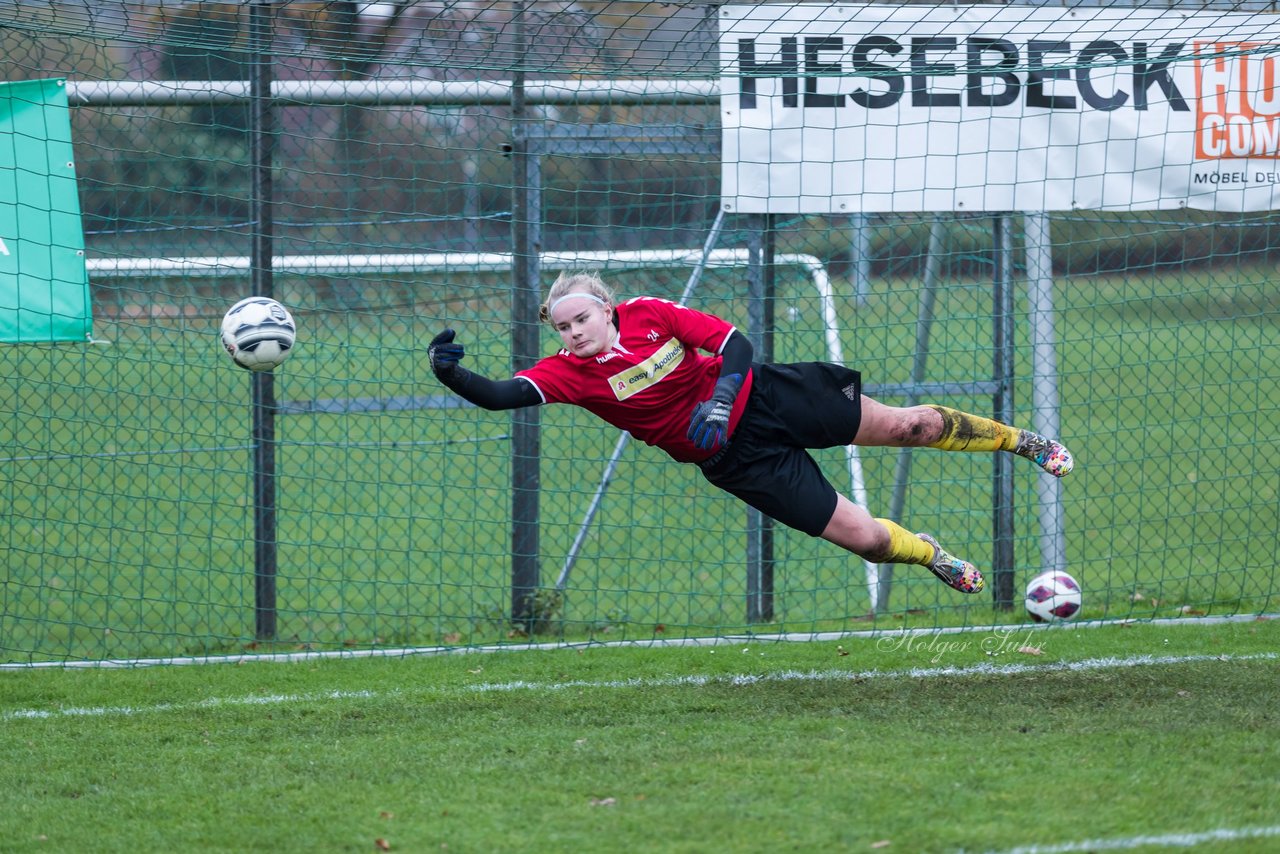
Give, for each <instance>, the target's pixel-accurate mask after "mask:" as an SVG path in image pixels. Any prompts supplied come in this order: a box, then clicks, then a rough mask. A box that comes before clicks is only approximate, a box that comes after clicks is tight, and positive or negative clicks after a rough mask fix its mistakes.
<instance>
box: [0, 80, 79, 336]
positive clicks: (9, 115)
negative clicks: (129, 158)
mask: <svg viewBox="0 0 1280 854" xmlns="http://www.w3.org/2000/svg"><path fill="white" fill-rule="evenodd" d="M91 331H92V318H91V316H90V309H89V278H88V275H87V274H86V272H85V260H84V230H83V226H82V225H81V220H80V198H79V196H78V195H77V194H76V174H75V164H74V161H73V158H72V152H71V117H70V111H69V110H68V107H67V90H66V84H65V81H62V80H29V81H23V82H19V83H0V342H4V343H27V342H37V341H87V340H89V335H90V332H91Z"/></svg>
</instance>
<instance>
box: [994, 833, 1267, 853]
mask: <svg viewBox="0 0 1280 854" xmlns="http://www.w3.org/2000/svg"><path fill="white" fill-rule="evenodd" d="M1272 836H1280V826H1275V827H1239V828H1230V827H1224V828H1221V829H1219V830H1207V831H1205V832H1203V833H1162V834H1159V835H1158V836H1123V837H1119V838H1115V839H1087V840H1085V841H1083V842H1064V843H1061V844H1058V845H1024V846H1022V847H1020V848H1011V849H1009V850H1007V851H1004V852H1002V854H1067V852H1072V851H1128V850H1130V849H1133V848H1146V847H1149V846H1150V847H1161V848H1194V847H1196V846H1199V845H1204V844H1205V843H1208V842H1232V841H1235V840H1238V839H1263V838H1267V837H1272Z"/></svg>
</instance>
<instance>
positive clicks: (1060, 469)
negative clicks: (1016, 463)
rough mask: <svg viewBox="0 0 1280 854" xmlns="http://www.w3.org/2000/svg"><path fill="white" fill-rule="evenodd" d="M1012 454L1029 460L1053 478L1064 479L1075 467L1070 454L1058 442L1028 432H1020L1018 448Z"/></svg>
mask: <svg viewBox="0 0 1280 854" xmlns="http://www.w3.org/2000/svg"><path fill="white" fill-rule="evenodd" d="M1013 452H1014V453H1015V454H1017V455H1018V456H1020V457H1026V458H1027V459H1029V460H1031V462H1033V463H1035V464H1036V465H1038V466H1040V468H1042V469H1044V470H1045V471H1047V472H1048V473H1049V474H1051V475H1053V476H1054V477H1066V476H1067V475H1068V474H1070V473H1071V470H1072V469H1073V468H1075V465H1076V461H1075V459H1073V458H1072V456H1071V452H1070V451H1068V450H1067V449H1066V448H1064V447H1063V446H1062V444H1061V443H1060V442H1055V441H1053V440H1052V439H1046V438H1045V437H1044V436H1041V435H1039V434H1037V433H1032V432H1031V431H1030V430H1023V431H1022V435H1021V436H1019V437H1018V447H1016V448H1014V449H1013Z"/></svg>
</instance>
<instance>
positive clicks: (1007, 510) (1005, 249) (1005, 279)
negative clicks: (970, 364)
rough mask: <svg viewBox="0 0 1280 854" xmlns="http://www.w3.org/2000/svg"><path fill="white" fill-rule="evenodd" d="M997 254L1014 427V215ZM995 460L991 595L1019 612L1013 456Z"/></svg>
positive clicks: (998, 414) (1002, 397)
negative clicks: (1015, 606) (1016, 602)
mask: <svg viewBox="0 0 1280 854" xmlns="http://www.w3.org/2000/svg"><path fill="white" fill-rule="evenodd" d="M994 225H995V227H994V238H995V239H994V243H995V246H994V250H995V252H994V254H995V281H994V285H993V289H992V290H993V295H994V299H993V305H992V310H991V317H992V325H993V330H992V347H993V350H994V354H993V355H994V362H995V364H994V370H993V379H994V380H995V387H996V391H995V398H994V409H995V413H994V417H995V419H996V420H997V421H1000V422H1003V423H1005V424H1012V423H1013V420H1014V412H1013V374H1014V362H1013V357H1014V345H1013V226H1012V219H1011V217H1010V216H1009V215H1008V214H1000V215H998V216H996V218H995V224H994ZM992 456H993V459H994V460H995V488H994V490H993V491H992V495H993V497H994V507H993V508H992V520H993V522H992V528H993V532H992V533H993V537H992V540H993V547H992V556H991V566H992V570H993V580H992V584H991V596H992V599H993V601H994V602H995V606H996V607H997V608H999V609H1001V610H1009V609H1010V608H1012V607H1013V569H1014V552H1013V455H1012V454H993V455H992Z"/></svg>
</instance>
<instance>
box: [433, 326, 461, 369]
mask: <svg viewBox="0 0 1280 854" xmlns="http://www.w3.org/2000/svg"><path fill="white" fill-rule="evenodd" d="M453 334H454V333H453V330H452V329H446V330H445V331H443V332H441V333H440V334H439V335H437V336H436V337H435V338H432V339H431V344H430V345H429V346H428V347H427V358H428V359H430V360H431V371H432V372H433V373H434V374H435V375H436V377H437V378H438V379H441V380H443V379H445V378H446V377H450V376H453V374H454V373H455V372H456V371H457V370H458V362H459V361H460V360H461V359H462V357H463V356H464V355H466V351H465V350H464V349H463V348H462V345H461V344H455V343H453Z"/></svg>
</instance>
